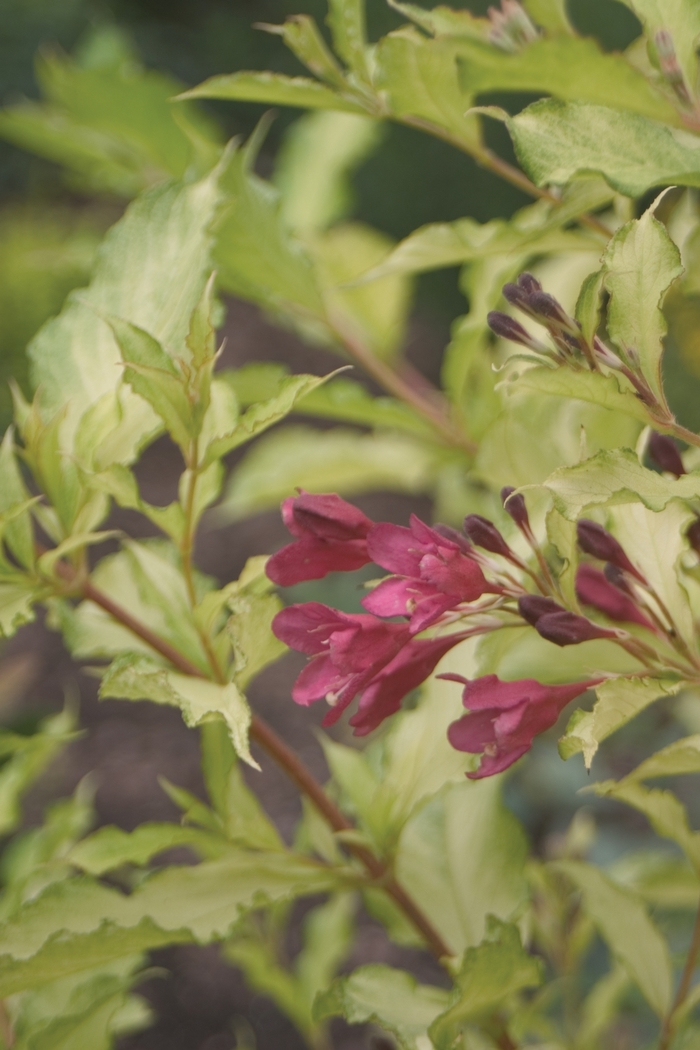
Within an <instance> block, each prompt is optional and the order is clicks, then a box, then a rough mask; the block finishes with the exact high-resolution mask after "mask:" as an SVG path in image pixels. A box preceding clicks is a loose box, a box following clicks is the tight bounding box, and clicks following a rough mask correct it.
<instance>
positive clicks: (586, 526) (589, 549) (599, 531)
mask: <svg viewBox="0 0 700 1050" xmlns="http://www.w3.org/2000/svg"><path fill="white" fill-rule="evenodd" d="M576 534H577V537H578V544H579V547H580V548H581V550H582V551H585V553H586V554H590V555H591V556H592V557H593V558H598V559H600V561H609V562H612V564H613V565H617V567H618V568H619V569H623V570H624V571H625V572H629V573H631V574H632V575H633V576H634V577H635V578H636V579H638V580H639V581H640V582H641V583H646V580H645V579H644V577H643V576H642V574H641V573H640V572H639V570H638V569H635V567H634V565H633V564H632V562H631V561H630V560H629V558H628V557H627V555H626V554H625V552H624V550H623V549H622V547H621V545H620V544H619V543H618V541H617V540H616V539H615V537H614V536H613V535H611V533H609V532H608V530H607V529H604V528H603V526H602V525H599V524H598V523H597V522H596V521H589V520H588V519H587V518H582V519H581V520H580V521H579V522H578V524H577V526H576Z"/></svg>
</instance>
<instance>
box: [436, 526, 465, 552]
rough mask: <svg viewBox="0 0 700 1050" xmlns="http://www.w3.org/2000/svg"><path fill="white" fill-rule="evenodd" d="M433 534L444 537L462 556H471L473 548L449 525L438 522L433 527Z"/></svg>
mask: <svg viewBox="0 0 700 1050" xmlns="http://www.w3.org/2000/svg"><path fill="white" fill-rule="evenodd" d="M433 532H437V533H438V534H439V535H440V536H444V537H445V539H446V540H450V541H451V542H452V543H456V544H457V546H458V547H459V548H460V550H461V551H462V553H463V554H467V555H470V554H473V552H474V548H473V547H472V545H471V544H470V543H469V541H468V540H467V539H465V537H464V536H463V535H462V533H461V532H459V530H458V529H453V528H452V526H451V525H443V524H442V523H441V522H438V523H437V525H433Z"/></svg>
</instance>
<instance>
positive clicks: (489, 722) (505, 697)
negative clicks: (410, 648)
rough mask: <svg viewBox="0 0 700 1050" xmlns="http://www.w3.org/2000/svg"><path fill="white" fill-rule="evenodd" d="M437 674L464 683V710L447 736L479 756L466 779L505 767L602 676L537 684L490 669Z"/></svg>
mask: <svg viewBox="0 0 700 1050" xmlns="http://www.w3.org/2000/svg"><path fill="white" fill-rule="evenodd" d="M439 677H441V678H446V679H449V680H450V681H454V682H461V683H463V684H464V694H463V700H464V706H465V707H466V708H467V709H468V712H469V713H468V714H466V715H463V716H462V718H459V719H458V720H457V721H456V722H453V723H452V725H451V726H450V727H449V729H448V731H447V736H448V739H449V741H450V743H451V744H452V746H453V747H454V748H455V749H456V750H457V751H467V752H469V753H471V754H481V755H482V756H483V757H482V760H481V765H480V766H479V769H478V770H477V771H476V772H475V773H467V776H468V777H469V778H470V779H471V780H480V779H481V778H482V777H490V776H493V774H494V773H501V772H503V770H504V769H508V767H509V766H512V765H513V763H514V762H517V760H518V759H519V758H520V757H521V756H522V755H524V754H525V752H526V751H529V750H530V748H531V747H532V741H533V740H534V738H535V737H536V736H537V735H538V734H539V733H543V732H544V731H545V730H546V729H549V728H550V727H551V726H553V725H554V723H555V722H556V720H557V718H558V717H559V715H560V714H561V712H562V711H563V709H564V708H565V707H566V705H567V704H568V703H569V702H570V701H571V700H574V699H575V698H576V697H577V696H580V695H581V693H584V692H585V691H586V689H590V688H592V687H593V686H595V685H598V684H599V683H600V682H602V681H603V679H602V678H592V679H590V680H589V681H587V682H576V683H573V684H571V685H542V683H541V682H537V681H536V680H535V679H534V678H523V679H520V680H519V681H516V682H502V681H501V680H500V678H498V677H497V676H496V675H495V674H489V675H486V676H485V677H484V678H476V679H474V680H473V681H468V680H467V679H466V678H462V677H461V676H460V675H451V674H446V675H440V676H439Z"/></svg>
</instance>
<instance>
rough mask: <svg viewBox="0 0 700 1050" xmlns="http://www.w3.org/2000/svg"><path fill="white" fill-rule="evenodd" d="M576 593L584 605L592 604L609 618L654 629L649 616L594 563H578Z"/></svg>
mask: <svg viewBox="0 0 700 1050" xmlns="http://www.w3.org/2000/svg"><path fill="white" fill-rule="evenodd" d="M576 594H577V595H578V599H579V601H580V602H582V603H583V604H584V605H592V606H593V608H594V609H600V611H601V612H602V613H605V615H606V616H609V617H610V619H611V620H620V621H623V622H624V621H626V622H627V623H638V624H641V626H642V627H648V628H649V630H651V631H656V627H655V626H654V624H653V623H652V622H651V620H650V619H649V617H648V616H645V615H644V613H643V612H642V610H641V609H639V608H638V607H637V606H636V605H635V604H634V602H633V601H632V599H631V598H630V597H628V595H626V594H623V593H622V591H621V590H619V589H618V588H617V587H616V586H615V585H614V584H613V583H611V582H610V580H608V579H607V577H606V575H605V573H604V572H601V570H600V569H596V567H595V566H594V565H579V568H578V572H577V573H576Z"/></svg>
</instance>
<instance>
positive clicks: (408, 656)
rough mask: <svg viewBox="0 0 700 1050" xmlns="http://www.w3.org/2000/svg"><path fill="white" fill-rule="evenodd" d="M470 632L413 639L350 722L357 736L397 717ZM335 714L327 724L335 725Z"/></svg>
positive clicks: (367, 693) (372, 684)
mask: <svg viewBox="0 0 700 1050" xmlns="http://www.w3.org/2000/svg"><path fill="white" fill-rule="evenodd" d="M469 633H470V632H464V633H461V634H447V635H444V636H443V637H442V638H431V639H428V640H423V639H419V638H412V639H411V641H410V642H409V643H408V644H407V645H405V646H404V648H403V649H402V650H401V652H400V653H399V654H398V656H395V657H394V659H393V660H392V661H391V663H389V664H387V665H386V667H384V668H383V670H381V671H380V672H379V673H378V674H377V675H375V677H374V678H373V679H372V681H371V682H370V684H369V685H368V686H367V687H366V689H365V690H364V691H363V693H362V696H361V697H360V701H359V703H358V705H357V713H356V714H354V715H353V716H352V718H351V719H350V725H351V726H354V727H355V736H366V735H367V733H371V732H372V730H373V729H376V728H377V726H378V725H380V723H382V722H383V721H384V719H385V718H388V717H389V716H390V715H393V714H396V712H397V711H398V710H399V709H400V707H401V701H402V700H403V698H404V697H405V696H406V695H407V694H408V693H410V692H411V691H412V690H413V689H416V688H417V687H418V686H419V685H420V684H421V682H424V681H425V680H426V678H428V677H429V676H430V675H431V674H432V673H433V671H434V670H435V668H436V667H437V665H438V663H439V662H440V660H442V658H443V656H444V655H445V653H447V652H449V650H450V649H452V648H453V647H454V646H455V645H457V644H458V643H459V642H461V641H462V640H463V639H464V638H465V637H467V635H468V634H469ZM336 718H337V715H336V713H335V711H332V712H331V714H330V715H328V716H327V717H326V719H325V724H330V723H331V722H335V720H336Z"/></svg>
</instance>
